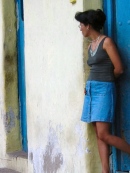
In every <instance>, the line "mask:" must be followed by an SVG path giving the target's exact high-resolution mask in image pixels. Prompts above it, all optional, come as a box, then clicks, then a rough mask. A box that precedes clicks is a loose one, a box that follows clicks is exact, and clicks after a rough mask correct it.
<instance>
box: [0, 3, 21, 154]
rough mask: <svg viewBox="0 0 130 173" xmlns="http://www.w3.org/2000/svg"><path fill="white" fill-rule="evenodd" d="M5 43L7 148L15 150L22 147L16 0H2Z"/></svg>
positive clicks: (11, 150) (9, 150)
mask: <svg viewBox="0 0 130 173" xmlns="http://www.w3.org/2000/svg"><path fill="white" fill-rule="evenodd" d="M2 7H3V9H2V12H3V35H4V40H3V45H2V48H4V55H3V61H4V66H3V67H4V69H3V70H4V84H5V85H4V89H5V90H4V96H5V108H6V114H5V115H4V116H5V117H4V125H5V130H6V150H7V152H13V151H17V150H20V149H21V137H20V118H19V109H18V83H17V47H16V28H17V23H16V8H15V1H14V0H3V1H2Z"/></svg>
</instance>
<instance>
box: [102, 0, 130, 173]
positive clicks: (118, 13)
mask: <svg viewBox="0 0 130 173" xmlns="http://www.w3.org/2000/svg"><path fill="white" fill-rule="evenodd" d="M129 9H130V0H129V1H126V0H114V1H113V0H108V1H106V0H104V11H105V13H106V14H107V22H106V25H105V32H106V34H108V35H109V36H111V37H112V38H113V39H114V40H115V41H116V43H117V47H118V49H119V52H120V54H121V58H122V62H123V63H124V67H125V68H124V69H125V72H124V74H123V75H122V77H121V78H120V80H118V83H117V97H118V99H117V100H118V102H117V110H116V122H115V124H114V127H113V133H114V134H115V135H117V136H121V137H122V138H124V139H125V140H126V141H127V142H128V143H130V135H129V134H130V107H129V104H130V92H129V91H130V82H129V81H130V37H129V35H130V17H129ZM112 169H113V173H117V171H122V172H129V170H130V156H129V155H128V154H126V153H123V152H121V151H119V150H117V149H115V148H114V147H113V149H112Z"/></svg>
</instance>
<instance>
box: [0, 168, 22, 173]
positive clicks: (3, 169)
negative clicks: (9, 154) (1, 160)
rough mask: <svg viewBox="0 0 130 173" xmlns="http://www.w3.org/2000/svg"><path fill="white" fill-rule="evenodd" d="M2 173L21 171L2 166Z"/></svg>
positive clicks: (0, 171)
mask: <svg viewBox="0 0 130 173" xmlns="http://www.w3.org/2000/svg"><path fill="white" fill-rule="evenodd" d="M0 173H20V172H17V171H14V170H12V169H7V168H0Z"/></svg>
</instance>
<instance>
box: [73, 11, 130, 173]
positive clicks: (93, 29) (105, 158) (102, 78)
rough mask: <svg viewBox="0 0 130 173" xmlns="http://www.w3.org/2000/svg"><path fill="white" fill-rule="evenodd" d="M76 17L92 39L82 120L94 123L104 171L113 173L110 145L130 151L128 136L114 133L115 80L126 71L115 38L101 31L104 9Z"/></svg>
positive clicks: (82, 13)
mask: <svg viewBox="0 0 130 173" xmlns="http://www.w3.org/2000/svg"><path fill="white" fill-rule="evenodd" d="M75 19H76V20H77V21H78V22H80V25H79V27H80V31H81V32H82V34H83V36H84V37H87V38H89V40H88V41H90V45H89V46H88V61H87V63H88V65H89V66H90V74H89V77H88V80H87V83H86V89H85V99H84V106H83V112H82V117H81V120H82V121H84V122H87V123H92V124H93V126H94V129H95V132H96V136H97V143H98V150H99V154H100V158H101V163H102V173H109V172H110V169H109V145H112V146H114V147H116V148H118V149H120V150H122V151H124V152H127V153H129V154H130V145H129V144H128V143H126V142H125V140H124V139H122V138H119V137H116V136H113V135H111V134H110V125H111V123H113V121H114V111H115V102H116V90H115V79H116V78H118V77H119V76H120V75H121V74H122V73H123V66H122V63H121V60H120V56H119V53H118V51H117V48H116V46H115V44H114V42H113V41H112V39H111V38H109V37H107V36H105V35H103V34H101V33H100V30H101V29H102V27H103V25H104V23H105V20H106V16H105V14H104V13H103V11H102V10H100V9H98V10H88V11H85V12H78V13H76V15H75Z"/></svg>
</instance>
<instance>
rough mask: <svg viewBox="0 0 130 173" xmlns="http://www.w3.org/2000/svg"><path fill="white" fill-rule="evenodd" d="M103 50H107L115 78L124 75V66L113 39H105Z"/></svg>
mask: <svg viewBox="0 0 130 173" xmlns="http://www.w3.org/2000/svg"><path fill="white" fill-rule="evenodd" d="M103 49H104V50H106V52H107V54H108V55H109V57H110V59H111V61H112V63H113V66H114V75H115V77H118V76H120V75H121V74H122V73H123V65H122V62H121V58H120V55H119V53H118V50H117V48H116V45H115V44H114V42H113V40H112V39H111V38H109V37H107V38H106V39H105V41H104V44H103Z"/></svg>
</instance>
